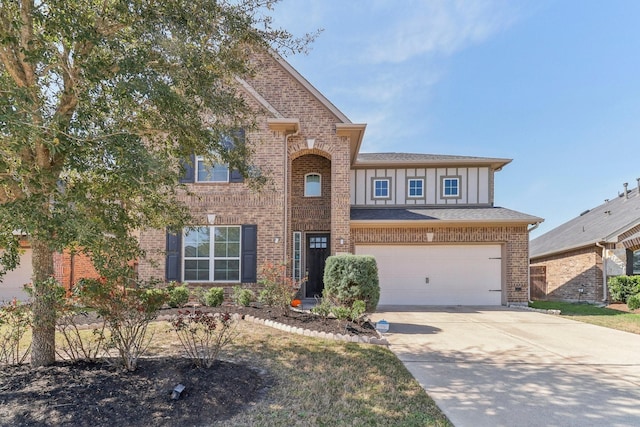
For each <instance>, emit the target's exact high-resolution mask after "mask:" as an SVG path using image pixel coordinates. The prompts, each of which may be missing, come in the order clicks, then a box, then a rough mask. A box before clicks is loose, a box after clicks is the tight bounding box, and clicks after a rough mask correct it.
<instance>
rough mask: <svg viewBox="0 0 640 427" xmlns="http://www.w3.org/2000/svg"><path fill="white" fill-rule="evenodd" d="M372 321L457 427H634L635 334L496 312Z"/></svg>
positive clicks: (638, 380) (428, 310)
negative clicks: (382, 325)
mask: <svg viewBox="0 0 640 427" xmlns="http://www.w3.org/2000/svg"><path fill="white" fill-rule="evenodd" d="M372 317H373V320H376V321H377V320H380V319H383V318H384V319H385V320H387V321H389V322H390V328H389V333H387V334H385V336H386V337H387V339H388V340H389V342H390V349H391V350H392V351H393V352H394V353H395V354H396V355H397V356H398V358H399V359H400V360H401V361H402V362H403V363H404V364H405V366H406V367H407V368H408V369H409V371H410V372H411V373H412V374H413V376H414V377H415V378H416V379H417V380H418V382H419V383H420V384H421V385H422V386H423V387H424V388H425V390H426V391H427V393H428V394H429V396H431V397H432V398H433V399H434V400H435V402H436V403H437V405H438V406H439V407H440V408H441V409H442V410H443V411H444V413H445V414H446V415H447V417H449V419H450V420H451V421H452V422H453V424H454V425H456V426H457V427H467V426H469V427H471V426H473V427H481V426H491V427H495V426H562V427H566V426H580V427H584V426H640V335H635V334H631V333H626V332H620V331H616V330H612V329H607V328H602V327H599V326H593V325H588V324H585V323H581V322H576V321H572V320H567V319H563V318H561V317H559V316H553V315H548V314H542V313H536V312H531V311H525V310H518V309H507V308H502V307H498V308H495V307H490V308H489V307H407V306H381V307H378V312H377V313H376V314H375V315H374V316H372Z"/></svg>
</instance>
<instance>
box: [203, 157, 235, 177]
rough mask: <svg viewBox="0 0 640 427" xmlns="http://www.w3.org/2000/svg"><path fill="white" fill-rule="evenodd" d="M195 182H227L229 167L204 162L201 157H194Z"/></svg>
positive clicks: (223, 164)
mask: <svg viewBox="0 0 640 427" xmlns="http://www.w3.org/2000/svg"><path fill="white" fill-rule="evenodd" d="M196 170H197V174H196V182H229V165H227V164H225V163H214V164H213V165H212V164H211V162H209V161H207V160H205V158H204V157H203V156H197V157H196Z"/></svg>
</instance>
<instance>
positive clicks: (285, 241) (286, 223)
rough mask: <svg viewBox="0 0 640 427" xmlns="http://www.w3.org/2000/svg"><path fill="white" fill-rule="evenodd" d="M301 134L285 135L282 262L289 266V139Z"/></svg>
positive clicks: (289, 133)
mask: <svg viewBox="0 0 640 427" xmlns="http://www.w3.org/2000/svg"><path fill="white" fill-rule="evenodd" d="M299 134H300V127H297V129H296V130H295V131H293V132H286V131H285V135H284V188H283V191H284V209H283V211H284V221H283V223H284V231H283V233H282V234H283V236H282V244H283V248H284V250H283V251H282V252H283V255H282V258H283V259H282V262H283V263H284V264H285V265H286V264H287V248H288V246H287V245H288V242H289V211H290V206H289V138H290V137H292V136H298V135H299Z"/></svg>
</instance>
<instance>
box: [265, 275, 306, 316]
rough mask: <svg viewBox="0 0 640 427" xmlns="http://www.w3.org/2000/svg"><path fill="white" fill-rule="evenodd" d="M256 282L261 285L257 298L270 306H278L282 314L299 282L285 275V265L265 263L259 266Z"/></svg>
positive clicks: (298, 287) (296, 290)
mask: <svg viewBox="0 0 640 427" xmlns="http://www.w3.org/2000/svg"><path fill="white" fill-rule="evenodd" d="M258 284H260V285H262V287H263V289H262V291H260V295H259V296H258V300H259V301H260V302H262V303H263V304H265V305H268V306H270V307H274V308H279V309H280V310H281V311H282V314H284V315H286V314H287V313H288V312H289V307H290V306H291V301H292V300H293V299H294V298H295V296H296V294H297V292H298V289H300V284H299V283H297V282H296V281H294V280H293V279H292V278H291V277H289V276H288V275H287V268H286V266H285V265H283V264H280V265H277V264H272V263H266V264H264V265H262V267H261V268H260V275H259V277H258Z"/></svg>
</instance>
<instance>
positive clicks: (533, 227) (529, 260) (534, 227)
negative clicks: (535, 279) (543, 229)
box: [527, 221, 540, 302]
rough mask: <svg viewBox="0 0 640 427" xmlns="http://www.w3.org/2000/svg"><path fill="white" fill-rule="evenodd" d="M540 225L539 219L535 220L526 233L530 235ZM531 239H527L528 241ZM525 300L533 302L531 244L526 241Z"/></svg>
mask: <svg viewBox="0 0 640 427" xmlns="http://www.w3.org/2000/svg"><path fill="white" fill-rule="evenodd" d="M539 226H540V221H538V222H536V223H535V224H533V225H532V226H531V228H527V234H528V235H530V234H531V232H532V231H533V230H535V229H536V228H538V227H539ZM530 241H531V239H529V242H530ZM527 300H528V301H529V302H533V301H532V300H531V245H529V244H528V243H527Z"/></svg>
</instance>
